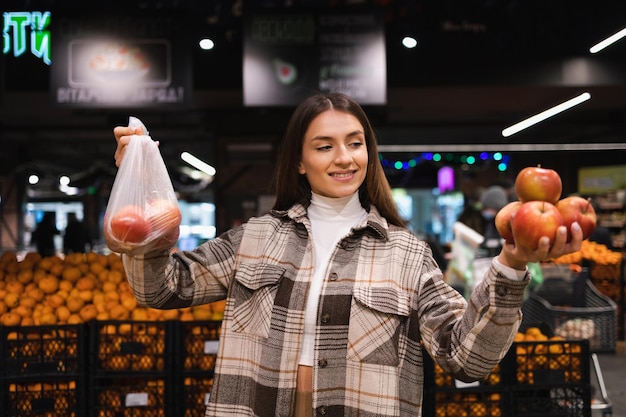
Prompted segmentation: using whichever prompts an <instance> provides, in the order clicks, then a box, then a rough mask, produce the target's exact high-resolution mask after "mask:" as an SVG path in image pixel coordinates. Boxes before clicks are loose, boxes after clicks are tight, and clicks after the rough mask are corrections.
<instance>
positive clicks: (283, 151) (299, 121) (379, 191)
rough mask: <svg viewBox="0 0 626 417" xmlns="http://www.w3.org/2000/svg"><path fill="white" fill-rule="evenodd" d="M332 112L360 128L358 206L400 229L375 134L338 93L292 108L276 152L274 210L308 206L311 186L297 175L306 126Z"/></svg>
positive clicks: (359, 110) (357, 108)
mask: <svg viewBox="0 0 626 417" xmlns="http://www.w3.org/2000/svg"><path fill="white" fill-rule="evenodd" d="M330 109H334V110H337V111H342V112H346V113H349V114H351V115H353V116H354V117H356V118H357V120H358V121H359V122H360V123H361V125H362V126H363V131H364V134H365V145H366V146H367V154H368V155H367V156H368V162H367V173H366V175H365V181H363V184H361V186H360V187H359V198H360V201H361V205H362V206H363V207H364V208H365V209H369V207H370V205H372V204H373V205H374V206H376V208H377V209H378V211H379V212H380V214H381V215H382V216H383V217H385V218H386V219H387V221H388V222H389V223H390V224H394V225H396V226H402V227H404V226H405V224H404V221H403V220H402V218H401V217H400V215H399V214H398V209H397V207H396V204H395V202H394V201H393V197H392V196H391V187H390V186H389V182H388V181H387V177H385V173H384V171H383V168H382V166H381V164H380V161H379V160H378V146H377V141H376V134H375V133H374V129H372V126H371V124H370V121H369V119H368V117H367V115H366V114H365V112H364V111H363V109H362V108H361V106H360V105H359V104H358V103H357V102H356V101H354V100H353V99H351V98H350V97H348V96H346V95H345V94H341V93H318V94H315V95H313V96H311V97H309V98H307V99H305V100H304V101H303V102H302V103H300V105H299V106H298V107H297V108H296V110H295V111H294V113H293V115H292V116H291V119H290V120H289V123H288V124H287V129H286V131H285V134H284V136H283V141H282V144H281V147H280V149H279V151H278V159H277V163H276V170H275V171H274V191H275V193H276V201H275V203H274V207H273V208H274V209H275V210H286V209H288V208H289V207H291V206H292V205H294V204H295V203H302V204H304V205H308V204H309V202H310V200H311V186H310V185H309V182H308V181H307V179H306V177H305V176H304V175H301V174H300V173H299V172H298V165H299V163H300V161H301V160H302V146H303V142H304V135H305V133H306V131H307V129H308V128H309V125H310V124H311V122H312V121H313V119H315V118H316V117H317V116H318V115H319V114H320V113H323V112H325V111H327V110H330Z"/></svg>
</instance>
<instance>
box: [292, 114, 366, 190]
mask: <svg viewBox="0 0 626 417" xmlns="http://www.w3.org/2000/svg"><path fill="white" fill-rule="evenodd" d="M367 162H368V156H367V146H366V144H365V135H364V133H363V126H362V125H361V123H360V122H359V120H358V119H357V118H356V117H354V116H353V115H351V114H350V113H345V112H341V111H337V110H327V111H325V112H322V113H320V114H319V115H318V116H317V117H316V118H315V119H313V121H312V122H311V124H310V125H309V128H308V129H307V131H306V133H305V135H304V141H303V143H302V160H301V161H300V164H299V166H298V172H299V173H300V174H303V175H306V178H307V180H308V182H309V184H310V186H311V190H312V191H313V192H314V193H316V194H319V195H322V196H325V197H335V198H337V197H346V196H349V195H352V194H354V193H355V192H356V191H357V190H358V189H359V187H360V186H361V184H362V183H363V181H364V180H365V174H366V173H367Z"/></svg>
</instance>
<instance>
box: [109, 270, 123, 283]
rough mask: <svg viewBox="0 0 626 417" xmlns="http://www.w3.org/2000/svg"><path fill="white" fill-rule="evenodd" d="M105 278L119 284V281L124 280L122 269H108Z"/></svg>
mask: <svg viewBox="0 0 626 417" xmlns="http://www.w3.org/2000/svg"><path fill="white" fill-rule="evenodd" d="M107 278H108V280H109V281H110V282H114V283H116V284H119V283H120V282H122V281H123V280H124V274H123V273H122V271H118V270H111V271H109V275H108V277H107Z"/></svg>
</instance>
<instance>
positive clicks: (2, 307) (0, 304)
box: [0, 300, 9, 315]
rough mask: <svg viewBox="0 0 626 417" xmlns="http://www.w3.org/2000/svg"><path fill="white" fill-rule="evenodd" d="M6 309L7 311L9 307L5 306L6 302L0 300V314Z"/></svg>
mask: <svg viewBox="0 0 626 417" xmlns="http://www.w3.org/2000/svg"><path fill="white" fill-rule="evenodd" d="M7 311H9V307H7V303H5V302H4V301H2V300H0V315H2V314H4V313H6V312H7Z"/></svg>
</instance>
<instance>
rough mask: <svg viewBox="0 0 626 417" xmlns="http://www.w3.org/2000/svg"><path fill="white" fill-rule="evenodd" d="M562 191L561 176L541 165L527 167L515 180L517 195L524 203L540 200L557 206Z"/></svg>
mask: <svg viewBox="0 0 626 417" xmlns="http://www.w3.org/2000/svg"><path fill="white" fill-rule="evenodd" d="M562 191H563V184H562V182H561V176H560V175H559V174H558V173H557V172H556V171H555V170H553V169H548V168H541V165H537V166H536V167H526V168H524V169H522V170H521V171H520V172H519V173H518V174H517V177H516V178H515V194H517V198H518V199H519V200H520V201H521V202H522V203H525V202H527V201H533V200H539V201H547V202H549V203H552V204H556V202H557V201H559V198H561V192H562Z"/></svg>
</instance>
